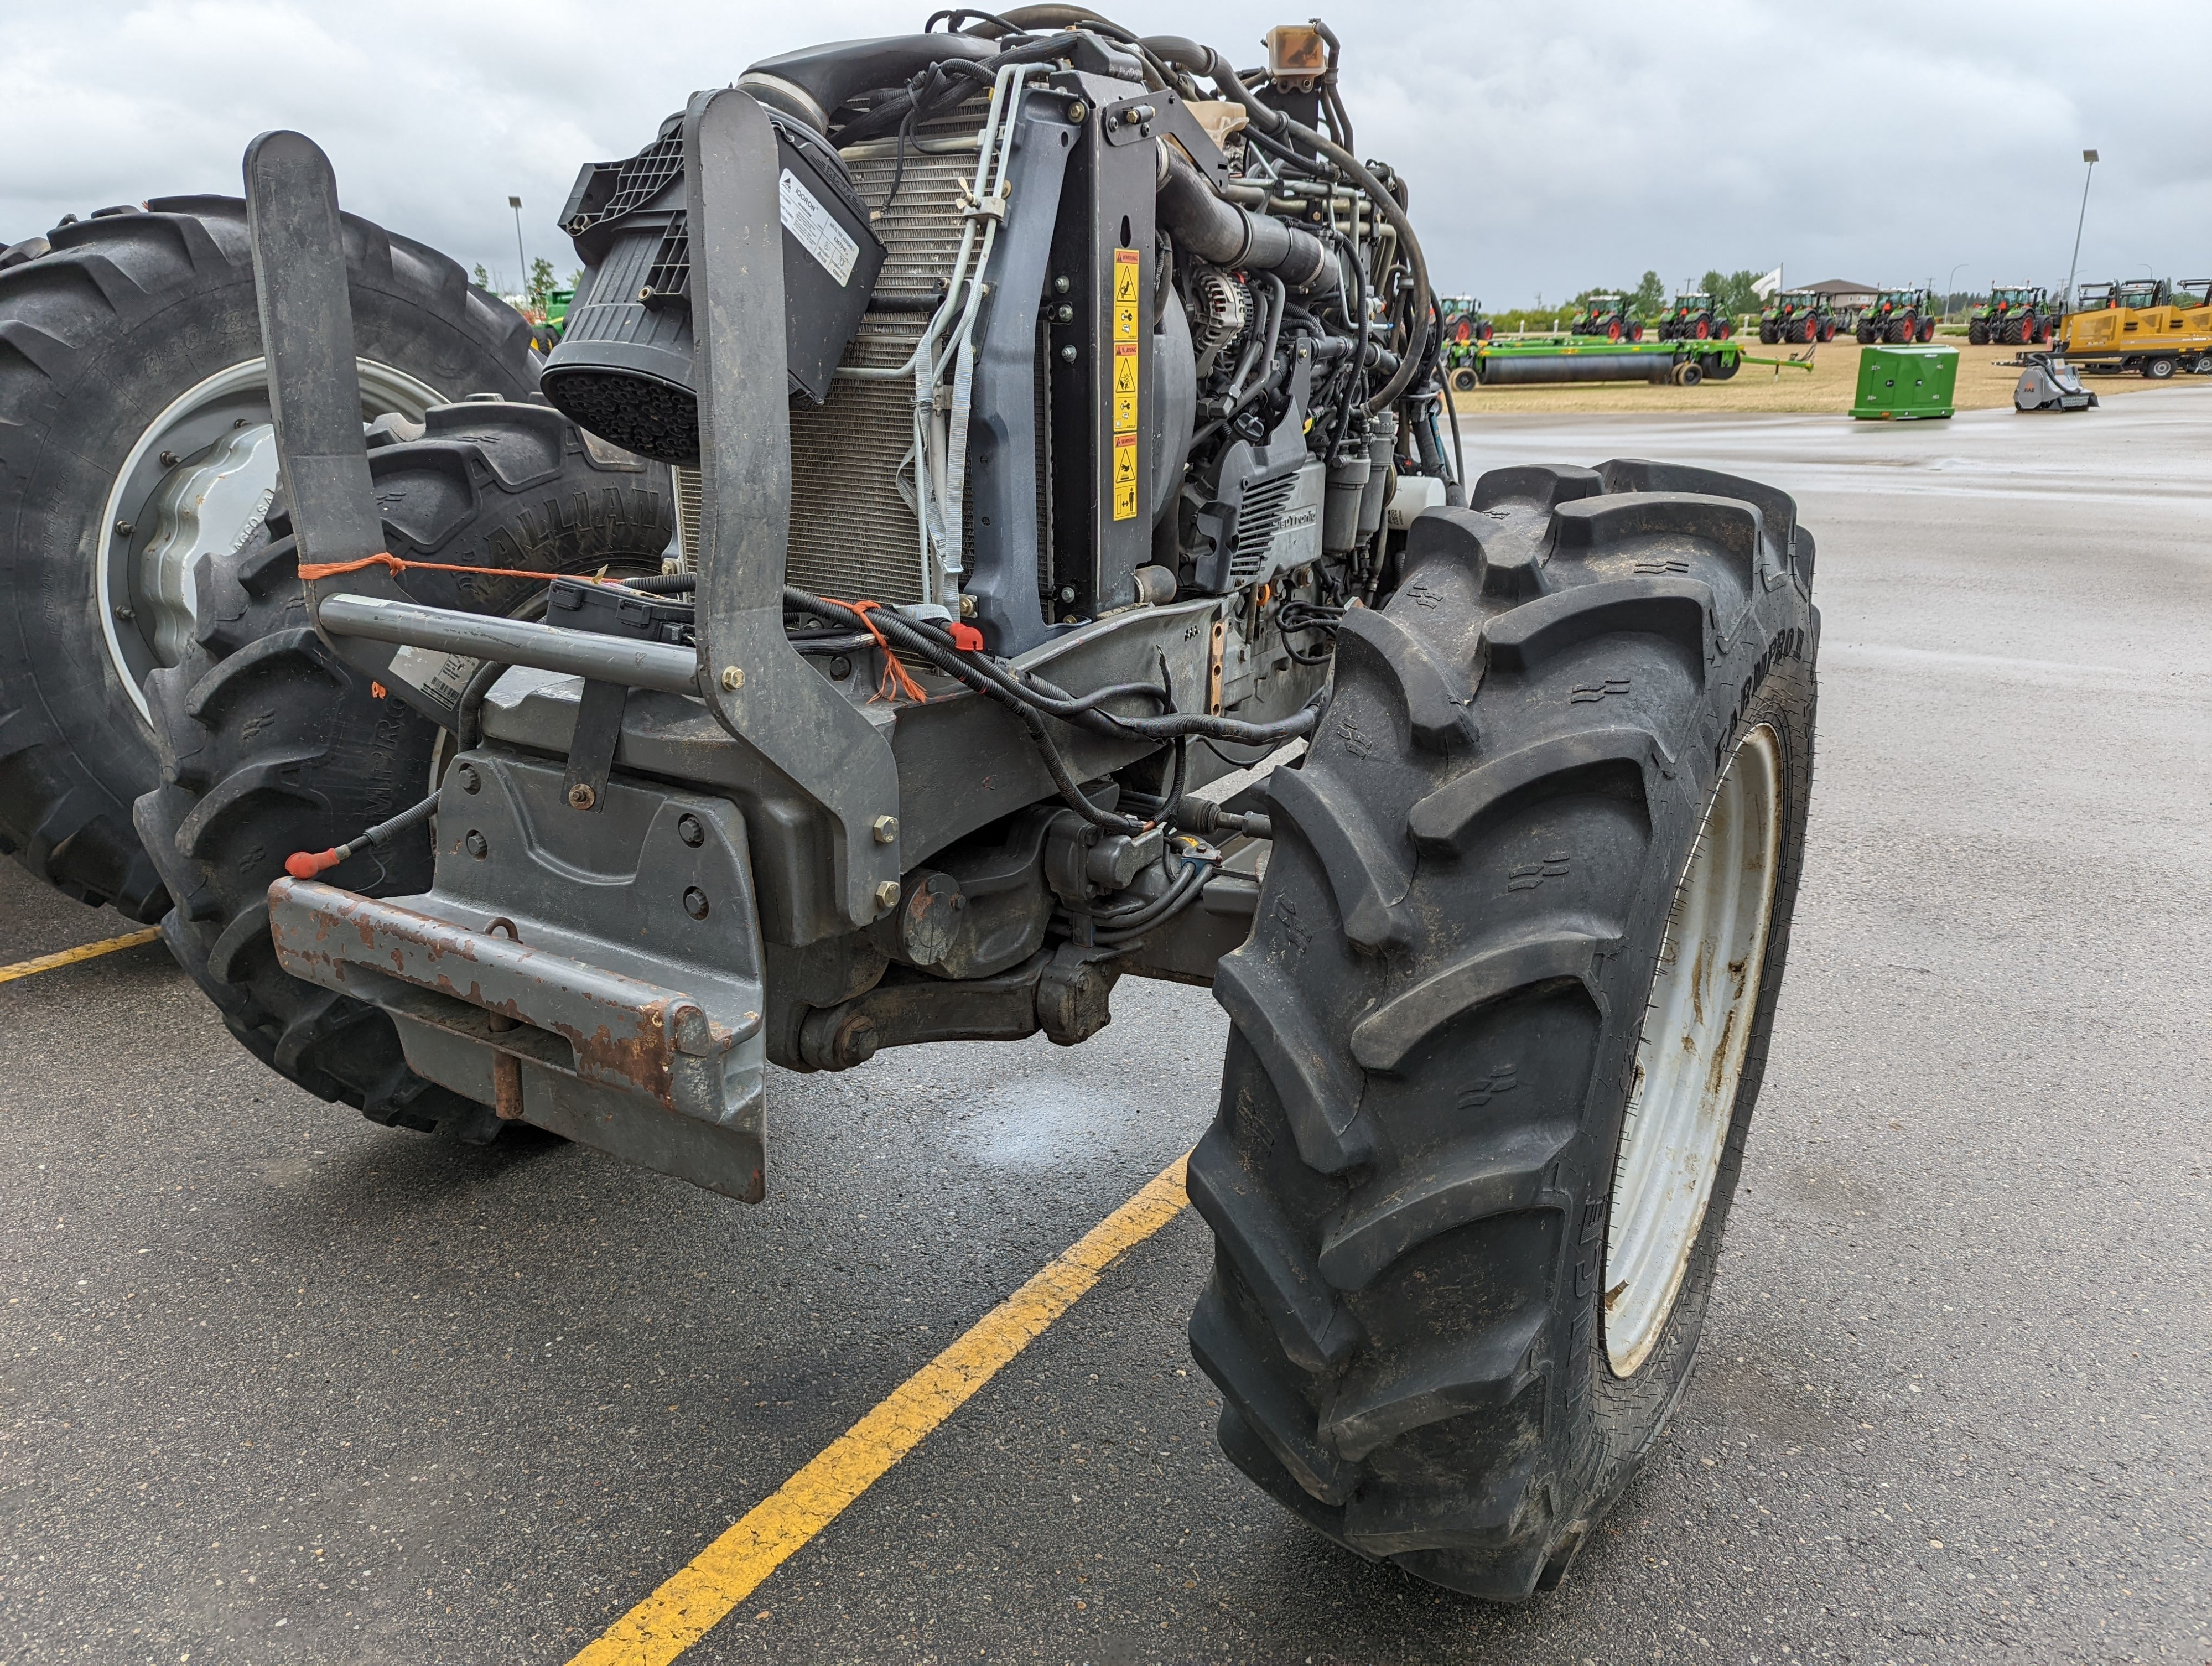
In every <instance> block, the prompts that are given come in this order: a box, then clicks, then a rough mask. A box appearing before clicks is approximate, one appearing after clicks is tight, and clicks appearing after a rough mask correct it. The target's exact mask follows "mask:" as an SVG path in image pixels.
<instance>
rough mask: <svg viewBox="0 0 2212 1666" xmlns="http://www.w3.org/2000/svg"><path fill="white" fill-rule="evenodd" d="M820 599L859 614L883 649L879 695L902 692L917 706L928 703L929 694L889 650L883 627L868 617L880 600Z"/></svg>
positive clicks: (878, 645)
mask: <svg viewBox="0 0 2212 1666" xmlns="http://www.w3.org/2000/svg"><path fill="white" fill-rule="evenodd" d="M823 601H825V602H828V603H829V604H830V605H832V606H835V607H842V608H847V609H849V610H850V611H853V612H854V613H857V614H859V615H860V623H862V624H863V625H865V626H866V628H867V632H868V635H871V636H872V637H874V638H875V639H876V646H877V647H878V648H881V649H883V651H884V677H883V682H882V683H881V684H878V686H877V690H876V691H877V693H878V695H879V696H882V697H883V698H885V699H894V698H896V696H898V695H900V694H903V695H905V696H906V697H907V698H908V699H909V700H911V701H913V702H915V704H916V705H918V706H921V705H927V704H928V703H929V696H928V695H927V694H926V693H924V692H923V691H922V688H921V684H919V683H917V682H915V680H914V678H912V677H910V676H908V674H907V669H906V667H905V666H903V665H902V664H900V663H899V657H898V655H897V654H895V653H893V652H892V651H891V644H890V638H889V637H888V636H886V635H884V630H883V627H882V626H881V625H879V624H878V623H876V622H875V621H874V620H873V619H872V618H870V617H868V612H869V610H870V609H872V608H880V607H881V606H882V605H883V604H882V603H881V602H870V601H859V602H841V601H839V600H838V599H836V597H835V596H824V597H823Z"/></svg>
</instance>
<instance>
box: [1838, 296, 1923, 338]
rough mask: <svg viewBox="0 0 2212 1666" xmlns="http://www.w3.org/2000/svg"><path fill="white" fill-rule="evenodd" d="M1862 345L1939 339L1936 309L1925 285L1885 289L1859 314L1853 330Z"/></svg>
mask: <svg viewBox="0 0 2212 1666" xmlns="http://www.w3.org/2000/svg"><path fill="white" fill-rule="evenodd" d="M1853 333H1854V334H1855V335H1857V337H1858V342H1859V345H1860V346H1862V347H1870V346H1872V345H1873V344H1875V343H1876V342H1881V341H1886V342H1893V343H1897V344H1904V343H1905V342H1912V341H1933V340H1935V339H1936V309H1935V307H1934V306H1933V305H1932V304H1931V303H1930V301H1929V297H1928V291H1927V290H1925V289H1884V290H1883V291H1882V292H1881V294H1880V295H1876V296H1875V298H1874V305H1873V306H1871V307H1868V308H1867V309H1866V311H1865V312H1863V313H1860V314H1859V325H1858V328H1857V330H1856V331H1853Z"/></svg>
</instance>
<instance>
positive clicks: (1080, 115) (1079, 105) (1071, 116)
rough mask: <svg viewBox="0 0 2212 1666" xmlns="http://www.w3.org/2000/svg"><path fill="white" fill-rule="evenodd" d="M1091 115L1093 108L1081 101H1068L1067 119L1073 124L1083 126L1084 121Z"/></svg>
mask: <svg viewBox="0 0 2212 1666" xmlns="http://www.w3.org/2000/svg"><path fill="white" fill-rule="evenodd" d="M1090 113H1091V106H1089V105H1087V104H1085V102H1084V101H1083V100H1081V99H1070V100H1068V101H1067V119H1068V120H1070V121H1072V122H1073V123H1074V124H1075V125H1077V126H1078V127H1080V126H1082V125H1083V119H1084V118H1085V116H1088V115H1089V114H1090Z"/></svg>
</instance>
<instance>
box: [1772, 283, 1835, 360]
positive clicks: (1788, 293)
mask: <svg viewBox="0 0 2212 1666" xmlns="http://www.w3.org/2000/svg"><path fill="white" fill-rule="evenodd" d="M1836 327H1837V325H1836V315H1835V313H1833V312H1832V311H1831V310H1830V309H1829V307H1828V298H1827V297H1826V295H1821V294H1820V293H1818V292H1817V291H1815V290H1812V289H1784V290H1783V291H1782V293H1781V294H1779V295H1776V296H1775V297H1774V303H1773V305H1771V307H1768V308H1767V309H1766V310H1765V312H1763V313H1760V314H1759V340H1760V341H1761V342H1763V343H1764V344H1765V345H1767V346H1769V347H1772V346H1773V345H1775V344H1777V343H1778V342H1785V341H1789V342H1821V341H1833V340H1834V339H1835V338H1836Z"/></svg>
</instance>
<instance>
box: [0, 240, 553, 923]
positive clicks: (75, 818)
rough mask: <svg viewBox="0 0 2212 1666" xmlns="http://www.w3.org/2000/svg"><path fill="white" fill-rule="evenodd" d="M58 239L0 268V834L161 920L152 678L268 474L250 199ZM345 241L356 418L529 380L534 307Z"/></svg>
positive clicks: (49, 871) (33, 860) (47, 869)
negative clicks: (149, 848) (148, 690)
mask: <svg viewBox="0 0 2212 1666" xmlns="http://www.w3.org/2000/svg"><path fill="white" fill-rule="evenodd" d="M48 245H49V246H48V247H47V250H46V252H44V253H41V254H38V255H35V256H34V257H32V258H24V259H21V260H20V261H18V262H16V264H12V265H9V266H8V267H7V268H6V269H5V270H0V851H6V852H9V853H11V854H14V855H15V858H16V859H17V860H19V861H21V863H23V864H24V866H27V867H28V868H29V869H30V870H31V872H32V873H35V874H37V875H39V876H40V878H42V879H47V880H49V881H51V882H52V884H54V885H58V886H59V887H60V888H61V889H62V890H63V891H65V892H67V893H69V894H70V896H73V897H81V898H82V899H83V900H84V901H86V902H88V903H113V904H114V905H115V906H116V907H117V908H118V909H120V910H121V911H122V912H123V913H124V914H125V915H130V916H131V917H132V918H134V919H139V920H156V919H159V918H160V917H161V915H162V913H163V912H164V911H165V910H166V909H167V908H168V906H169V899H168V897H167V895H166V894H165V893H164V891H162V888H161V880H160V879H159V878H158V876H157V875H156V873H155V868H154V865H153V864H152V863H151V862H150V861H149V860H148V859H147V857H146V855H145V854H144V853H143V851H142V850H141V849H140V848H139V845H138V840H137V836H136V835H135V834H134V833H133V832H132V830H131V803H132V801H133V800H136V799H137V797H138V796H139V794H140V793H144V792H145V791H147V790H148V789H149V788H150V787H153V786H154V785H155V781H156V779H157V771H156V767H155V751H154V739H153V733H152V729H151V727H150V724H151V718H150V715H149V708H148V706H147V702H146V699H145V696H144V694H143V691H142V690H143V681H144V678H145V677H146V675H147V673H148V672H151V671H153V670H155V669H156V668H157V667H159V666H173V665H175V664H176V663H177V662H178V661H179V660H180V659H181V658H182V657H183V656H184V655H185V653H186V651H187V649H188V648H189V647H190V644H191V635H192V628H193V617H194V606H193V593H192V584H193V573H194V570H195V569H196V566H197V562H198V561H199V560H200V558H201V557H202V556H206V555H210V554H213V555H216V556H227V555H229V554H231V553H232V552H234V550H237V549H238V548H239V547H240V545H241V544H246V543H249V542H252V541H253V540H254V539H256V538H258V535H259V530H260V526H261V522H262V516H263V514H264V512H265V510H266V509H267V508H268V504H269V501H270V494H271V493H273V491H274V490H275V488H276V443H275V438H274V434H273V431H272V429H270V407H269V395H268V385H267V377H266V374H264V368H263V365H262V358H261V324H260V319H259V315H258V312H257V311H256V309H255V305H254V292H253V270H252V258H251V255H250V252H249V251H248V248H247V244H246V205H245V204H244V203H242V202H240V201H238V200H237V199H235V198H227V197H170V198H156V199H155V201H154V202H152V203H151V204H149V205H148V208H147V210H145V211H143V212H141V211H139V210H136V209H117V210H102V211H101V212H100V214H99V215H96V216H94V217H93V218H91V219H89V220H83V221H79V222H76V223H74V224H70V225H67V226H64V227H61V228H58V229H57V230H56V231H55V232H54V233H53V234H52V238H51V239H50V240H48ZM345 246H346V264H347V271H348V273H349V277H350V278H351V293H352V301H353V320H354V340H355V344H356V350H357V351H358V352H359V353H360V355H361V371H362V378H361V380H362V417H363V419H364V420H365V421H366V420H372V419H374V418H375V417H379V416H381V415H384V414H386V413H393V414H396V415H398V416H399V417H404V418H406V419H408V420H410V421H416V420H420V418H421V417H422V414H423V412H424V411H426V410H428V409H429V407H430V406H432V405H434V404H441V403H442V402H444V401H446V400H449V399H458V398H462V397H464V396H465V395H467V394H470V393H476V392H494V393H499V394H502V395H507V396H510V397H514V398H520V397H521V396H522V395H524V394H525V393H527V392H530V391H531V390H532V389H533V388H534V387H535V386H537V377H536V374H535V372H534V371H533V370H532V366H531V359H530V327H529V325H527V324H526V323H525V322H524V320H523V319H522V317H521V315H520V313H516V312H515V311H514V309H513V307H507V306H503V305H501V303H500V302H499V301H496V300H495V299H493V298H492V297H491V296H489V295H484V294H483V293H482V292H481V291H479V290H476V289H471V288H470V287H469V282H468V278H467V277H466V275H465V274H464V273H463V272H462V271H461V269H460V268H459V266H457V265H455V264H453V262H452V261H451V260H449V259H447V258H446V257H445V256H443V255H441V254H439V253H436V252H434V251H432V250H430V249H428V248H425V247H424V246H422V245H421V244H419V243H415V242H411V241H410V240H407V239H406V238H404V237H398V236H395V235H393V234H391V233H389V232H386V231H385V230H383V229H381V228H379V227H377V226H374V225H372V224H370V223H369V222H368V221H366V220H361V219H356V218H355V217H354V216H351V215H348V216H346V217H345Z"/></svg>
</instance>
